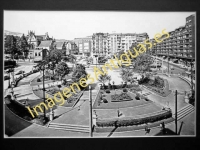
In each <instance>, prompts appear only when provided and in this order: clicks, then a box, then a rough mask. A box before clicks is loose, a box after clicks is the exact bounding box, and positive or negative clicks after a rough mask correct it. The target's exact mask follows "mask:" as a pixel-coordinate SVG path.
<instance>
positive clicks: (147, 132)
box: [145, 124, 151, 135]
mask: <svg viewBox="0 0 200 150" xmlns="http://www.w3.org/2000/svg"><path fill="white" fill-rule="evenodd" d="M145 131H146V133H145V135H146V134H149V133H150V131H151V129H150V128H148V124H147V125H146V127H145Z"/></svg>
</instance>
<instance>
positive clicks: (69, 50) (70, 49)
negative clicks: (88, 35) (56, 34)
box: [65, 41, 79, 55]
mask: <svg viewBox="0 0 200 150" xmlns="http://www.w3.org/2000/svg"><path fill="white" fill-rule="evenodd" d="M65 45H66V55H69V54H74V55H78V52H79V50H78V47H77V45H76V43H75V42H74V41H66V43H65Z"/></svg>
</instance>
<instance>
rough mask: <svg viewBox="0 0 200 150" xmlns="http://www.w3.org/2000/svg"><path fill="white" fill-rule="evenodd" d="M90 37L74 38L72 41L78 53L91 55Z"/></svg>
mask: <svg viewBox="0 0 200 150" xmlns="http://www.w3.org/2000/svg"><path fill="white" fill-rule="evenodd" d="M91 41H92V38H91V37H84V38H75V39H74V42H75V44H76V45H77V48H78V54H79V55H82V56H90V55H91Z"/></svg>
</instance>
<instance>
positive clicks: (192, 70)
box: [190, 59, 194, 98]
mask: <svg viewBox="0 0 200 150" xmlns="http://www.w3.org/2000/svg"><path fill="white" fill-rule="evenodd" d="M190 65H191V90H192V98H193V96H194V95H193V70H192V68H193V65H194V64H193V63H192V59H191V63H190Z"/></svg>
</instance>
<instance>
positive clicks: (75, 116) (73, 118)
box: [6, 69, 194, 137]
mask: <svg viewBox="0 0 200 150" xmlns="http://www.w3.org/2000/svg"><path fill="white" fill-rule="evenodd" d="M87 71H88V73H90V74H91V76H92V77H94V78H95V76H94V72H93V69H87ZM37 75H39V73H37V74H33V75H30V76H28V77H27V78H25V79H22V80H21V82H23V81H25V82H26V83H28V81H31V80H32V79H34V78H35V77H37ZM109 75H111V76H112V80H114V81H115V83H116V84H120V83H121V81H120V77H119V72H117V71H109ZM176 81H177V82H176ZM178 82H179V80H177V79H174V81H170V82H169V83H170V87H171V88H178V89H181V86H179V85H181V84H182V83H178ZM180 82H181V80H180ZM173 83H178V87H177V86H176V85H177V84H174V85H173ZM183 84H186V83H183ZM45 86H47V84H46V85H45ZM173 86H174V87H173ZM97 88H98V86H96V89H95V90H93V94H92V99H93V102H94V98H95V96H96V95H97ZM185 88H186V89H187V88H188V87H187V86H186V87H185ZM14 91H15V92H16V93H17V92H18V93H19V94H21V95H23V94H22V93H24V95H25V94H28V93H31V91H32V89H31V87H30V85H29V84H26V85H20V87H16V88H14ZM144 91H145V93H149V91H148V90H144ZM151 93H152V92H151ZM22 97H23V96H22ZM22 97H21V98H22ZM25 97H28V98H29V99H33V100H34V99H36V98H38V97H35V95H34V94H30V95H29V94H28V95H26V96H24V97H23V98H25ZM148 97H149V98H150V99H152V100H154V101H155V102H156V103H159V104H160V105H163V106H164V105H166V102H167V101H169V106H170V107H172V108H174V95H173V94H170V95H169V96H168V97H167V98H162V97H159V96H158V95H156V94H154V93H152V94H149V95H148ZM17 100H19V99H17ZM178 101H179V103H178V108H181V107H183V106H185V103H184V99H183V95H179V96H178ZM172 110H173V109H172ZM124 113H125V109H124ZM127 113H129V112H128V111H127ZM6 115H7V114H6ZM105 115H106V114H105ZM55 116H57V118H56V119H55V120H53V121H52V122H54V123H64V124H76V125H89V101H88V92H87V91H85V92H84V94H83V96H82V97H81V99H80V101H79V102H78V103H77V104H76V106H75V107H74V108H66V107H62V106H60V107H58V109H56V110H55ZM191 118H192V117H191ZM186 121H187V119H186ZM193 122H194V119H193ZM186 123H187V126H188V127H189V129H188V130H191V131H189V133H190V134H192V133H193V132H192V131H194V130H193V128H194V124H193V126H192V125H191V124H189V122H186ZM166 127H167V128H168V127H169V130H171V131H174V127H173V125H169V126H168V125H167V126H166ZM183 129H185V130H184V132H183V133H186V132H187V128H186V127H185V128H183ZM109 134H110V133H94V137H99V136H101V137H102V136H103V137H107V136H108V135H109ZM156 134H160V128H155V129H151V132H150V133H149V134H148V135H149V136H152V135H156ZM30 136H31V137H51V136H53V137H88V134H86V133H80V132H70V131H60V130H55V129H49V128H46V127H42V126H38V125H35V124H33V125H30V126H29V127H27V128H25V129H23V130H21V131H20V132H18V133H16V134H15V135H14V137H30ZM112 136H114V137H115V136H145V131H144V130H140V131H130V132H123V133H117V132H116V133H115V132H114V133H113V134H112Z"/></svg>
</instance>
